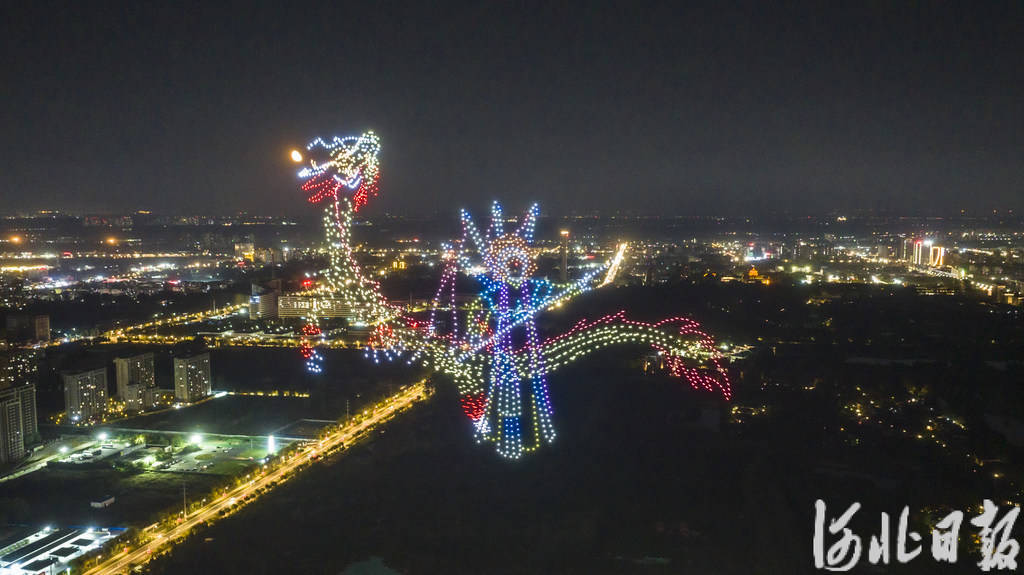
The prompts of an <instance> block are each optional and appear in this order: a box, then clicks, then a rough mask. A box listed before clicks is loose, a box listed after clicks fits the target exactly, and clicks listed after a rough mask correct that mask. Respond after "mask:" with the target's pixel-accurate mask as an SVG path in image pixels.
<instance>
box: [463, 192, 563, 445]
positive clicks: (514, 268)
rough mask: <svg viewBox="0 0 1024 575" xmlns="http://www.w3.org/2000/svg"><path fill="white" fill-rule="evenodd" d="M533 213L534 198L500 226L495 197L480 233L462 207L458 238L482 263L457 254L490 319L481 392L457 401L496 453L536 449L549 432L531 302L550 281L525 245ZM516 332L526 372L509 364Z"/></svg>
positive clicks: (547, 399) (547, 290)
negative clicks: (513, 221)
mask: <svg viewBox="0 0 1024 575" xmlns="http://www.w3.org/2000/svg"><path fill="white" fill-rule="evenodd" d="M537 213H538V207H537V205H536V204H534V205H533V206H531V207H530V209H529V210H527V212H526V214H525V215H524V216H523V218H522V219H521V221H520V224H519V227H518V228H517V229H516V230H515V231H513V232H508V233H505V231H504V224H505V222H504V216H503V215H502V210H501V205H500V204H499V203H497V202H495V203H494V205H493V206H492V208H491V225H490V227H489V229H488V231H487V234H486V235H481V234H480V233H479V232H478V231H477V229H476V226H475V225H474V224H473V220H472V219H471V218H470V216H469V213H468V212H466V211H463V212H462V226H463V242H462V244H463V245H466V244H469V243H472V245H473V246H474V247H475V249H476V252H477V254H479V255H480V257H481V259H482V264H479V265H478V264H473V263H471V262H470V260H469V258H468V257H467V256H466V255H464V254H462V255H460V260H461V261H462V264H463V269H464V271H466V272H467V273H469V274H471V275H473V276H475V277H476V278H477V279H478V280H479V281H480V283H481V284H482V286H483V291H482V293H481V294H480V297H481V299H482V301H483V303H484V306H485V308H486V311H487V312H488V313H489V314H490V315H491V316H492V317H493V318H494V320H493V322H494V324H495V327H494V331H493V334H492V335H491V336H490V337H489V338H488V339H487V343H486V344H485V346H486V347H487V348H488V353H489V355H490V373H489V381H488V386H487V393H486V395H485V399H481V398H479V397H471V398H467V399H465V400H464V401H463V406H464V407H466V408H468V412H467V413H472V414H473V415H475V416H476V417H475V418H474V426H475V428H476V432H477V433H478V434H479V436H480V437H481V438H482V439H488V440H491V441H494V442H495V444H496V445H497V449H498V453H500V454H501V455H503V456H505V457H510V458H518V457H519V456H521V455H522V454H523V451H524V449H525V450H532V449H535V448H537V447H539V446H540V445H541V444H542V443H549V442H551V441H553V440H554V438H555V430H554V427H553V426H552V424H551V415H552V410H551V398H550V397H549V395H548V383H547V375H546V374H547V370H545V368H544V359H543V357H542V356H541V351H540V342H539V340H538V337H537V326H536V323H535V321H534V318H535V317H536V313H537V311H538V308H537V307H536V306H537V303H539V302H543V301H544V300H545V299H546V298H547V297H548V296H549V295H550V293H551V284H550V283H548V282H547V281H546V280H538V279H535V278H533V273H534V271H536V268H537V266H536V262H535V260H534V256H533V254H532V253H531V252H530V245H531V244H532V243H533V231H534V228H535V226H536V222H537ZM485 327H486V326H485ZM516 339H519V340H522V341H523V342H524V344H523V347H524V349H523V351H522V353H523V354H525V357H526V362H527V365H528V374H527V376H526V377H523V376H522V374H521V373H520V371H519V368H518V366H517V365H516V358H517V356H518V354H517V352H516V349H515V346H514V344H513V342H514V341H515V340H516ZM481 401H483V405H482V406H481V405H480V403H481ZM492 419H493V425H492V423H491V420H492ZM524 432H525V434H526V435H529V436H530V437H531V438H532V445H529V446H524Z"/></svg>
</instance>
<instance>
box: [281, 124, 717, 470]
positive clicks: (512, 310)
mask: <svg viewBox="0 0 1024 575" xmlns="http://www.w3.org/2000/svg"><path fill="white" fill-rule="evenodd" d="M379 149H380V144H379V140H378V139H377V137H376V135H374V134H373V133H372V132H368V133H366V134H363V135H362V136H359V137H346V138H333V139H332V140H331V141H330V142H329V143H328V142H325V141H324V140H322V139H319V138H318V139H316V140H314V141H313V142H312V143H311V144H310V145H309V146H308V148H307V151H308V152H309V154H310V156H311V157H310V158H308V159H304V158H303V156H302V154H300V153H299V152H293V154H292V156H293V159H295V160H296V161H300V162H305V161H308V162H309V167H307V168H305V169H303V170H302V171H300V172H299V177H300V178H303V180H304V183H303V186H302V189H303V190H304V191H306V192H309V193H310V198H309V199H310V201H311V202H314V203H316V202H320V201H324V200H328V205H327V207H326V209H325V216H324V225H325V232H326V235H327V240H328V241H327V244H328V246H329V251H330V255H331V266H330V268H329V269H328V270H327V272H326V274H325V279H324V281H323V282H321V283H320V285H318V286H317V287H315V288H314V289H312V290H311V291H310V296H311V297H310V305H309V309H310V312H309V314H308V315H307V319H308V324H307V325H306V326H305V327H304V328H303V330H302V336H303V340H302V354H303V357H305V358H306V360H307V367H308V368H309V369H310V371H312V372H315V373H319V372H320V371H321V365H320V355H319V354H318V353H317V351H316V346H317V344H318V343H319V342H322V341H323V339H324V338H325V334H323V333H321V331H320V329H319V328H318V327H317V325H316V321H317V318H318V315H319V313H318V310H321V309H323V308H324V307H326V306H333V305H335V302H338V301H340V302H343V303H344V304H345V305H347V306H348V309H349V311H350V313H351V315H352V316H353V318H354V319H355V320H356V321H360V322H364V323H366V324H369V325H373V326H374V331H373V334H372V336H371V337H370V338H369V341H368V344H367V348H366V354H367V356H368V357H372V358H373V359H374V361H378V362H379V361H380V360H381V359H382V358H383V359H392V360H393V359H397V358H399V357H402V358H405V359H406V361H407V362H409V363H412V362H416V361H420V362H422V363H423V364H424V365H425V366H427V367H429V368H431V369H433V370H434V371H437V372H441V373H444V374H446V375H448V376H450V377H451V378H452V379H453V380H454V381H455V384H456V386H457V387H458V389H459V393H460V395H461V399H460V401H461V404H462V408H463V411H464V412H465V414H466V416H467V417H468V418H469V419H470V420H471V421H472V423H473V429H474V433H475V435H476V437H477V439H478V440H479V441H489V442H493V443H494V444H495V446H496V448H497V451H498V453H499V454H501V455H502V456H504V457H507V458H511V459H515V458H518V457H520V456H522V455H523V454H524V453H528V452H530V451H533V450H535V449H537V448H539V447H540V446H542V445H544V444H546V443H550V442H551V441H553V440H554V439H555V429H554V425H553V411H552V405H551V400H550V397H549V395H548V384H547V374H548V373H550V372H552V371H554V370H556V369H558V368H560V367H562V366H565V365H567V364H569V363H571V362H573V361H575V360H578V359H580V358H581V357H584V356H586V355H588V354H590V353H593V352H594V351H596V350H599V349H602V348H604V347H607V346H609V345H613V344H643V345H648V346H651V347H653V348H654V349H655V350H657V351H658V352H659V355H660V356H661V357H662V358H663V359H664V363H665V365H666V367H667V368H668V371H669V373H671V374H672V375H673V376H676V377H680V378H683V379H685V380H686V381H687V382H688V383H689V384H690V385H691V386H692V387H694V388H696V389H702V390H707V391H713V392H718V393H720V394H722V396H723V397H725V398H726V399H729V398H730V397H731V395H732V392H731V389H730V387H729V379H728V376H727V374H726V371H725V369H724V368H723V366H722V365H721V355H720V353H719V352H718V350H717V348H716V347H715V344H714V341H713V340H712V339H711V337H710V336H708V335H707V334H705V333H704V332H702V331H701V330H700V328H699V326H698V324H697V323H696V322H694V321H692V320H690V319H687V318H670V319H665V320H662V321H660V322H657V323H643V322H635V321H630V320H628V319H627V318H626V315H625V312H618V313H616V314H612V315H608V316H605V317H603V318H600V319H597V320H594V321H587V320H581V321H580V322H578V323H577V324H576V325H575V326H574V327H573V328H572V329H571V330H569V331H568V332H566V333H564V334H561V335H558V336H555V337H551V338H548V339H546V340H541V338H540V335H539V334H538V330H537V325H536V318H537V316H538V315H539V314H540V313H542V312H543V311H545V310H548V309H550V308H552V307H555V306H559V305H561V304H562V303H563V302H565V301H568V300H570V299H572V298H573V297H575V296H577V295H579V294H581V293H583V292H585V291H588V290H590V289H593V288H595V287H600V286H601V285H605V284H607V283H608V282H609V278H610V277H611V276H610V275H608V274H607V272H609V271H610V270H609V268H610V267H611V268H613V269H614V268H617V267H618V266H619V264H620V263H621V260H622V253H623V251H624V250H623V249H622V248H621V247H620V249H619V252H618V253H617V254H616V257H615V258H613V260H612V261H610V262H608V263H606V264H604V265H603V266H598V267H596V268H594V269H592V270H591V271H590V272H588V273H586V274H584V276H583V277H581V278H579V279H577V280H575V281H573V282H569V283H568V284H554V283H552V282H550V281H548V280H546V279H542V278H536V277H534V275H533V273H534V272H535V270H536V253H535V252H536V250H535V249H534V248H533V247H532V244H533V235H534V229H535V226H536V221H537V215H538V207H537V206H536V205H534V206H532V207H531V208H530V209H529V210H527V212H526V214H525V215H524V216H523V217H521V218H520V219H519V220H518V222H513V221H512V220H508V219H506V218H505V216H504V215H503V213H502V209H501V205H500V204H498V203H497V202H495V203H494V205H493V206H492V208H491V222H490V225H489V226H488V228H487V229H486V230H485V231H484V232H481V231H480V230H479V229H478V228H477V227H476V225H475V224H474V222H473V220H472V218H471V217H470V215H469V213H468V212H466V211H463V212H462V214H461V219H462V227H463V234H462V238H461V239H459V240H457V241H455V242H452V243H450V244H445V245H444V246H443V255H442V262H443V264H444V265H443V270H442V273H441V280H440V285H439V287H438V290H437V292H436V294H435V296H434V299H433V300H432V302H431V306H430V309H429V313H428V314H427V315H426V316H424V317H420V316H418V315H416V314H412V313H402V312H401V311H400V310H399V309H398V308H396V307H394V306H391V305H389V304H388V303H387V301H386V300H385V299H384V297H383V296H382V295H381V293H380V290H379V288H378V286H377V284H376V283H375V282H372V281H370V280H368V279H366V278H365V277H364V276H363V275H362V274H361V272H360V270H359V266H358V265H357V264H356V262H355V260H354V258H353V255H352V248H351V244H350V233H351V222H352V214H353V212H355V211H357V210H358V209H359V208H361V207H362V206H364V205H366V202H367V200H368V198H369V197H370V196H373V195H376V193H377V179H378V176H379V172H378V168H377V152H378V151H379ZM345 191H348V192H352V194H353V195H352V199H349V198H348V197H346V196H345V195H343V192H345ZM513 223H514V224H516V225H512V226H509V230H511V231H506V224H513ZM623 247H624V246H623ZM602 273H604V274H606V275H605V276H603V277H602ZM459 274H466V275H468V276H470V277H473V278H474V279H476V280H477V281H478V282H479V284H480V285H481V290H480V293H479V294H478V295H477V296H476V297H475V298H474V299H471V300H470V301H468V302H467V301H462V298H459V297H458V296H457V294H456V291H455V283H456V279H457V277H458V276H459Z"/></svg>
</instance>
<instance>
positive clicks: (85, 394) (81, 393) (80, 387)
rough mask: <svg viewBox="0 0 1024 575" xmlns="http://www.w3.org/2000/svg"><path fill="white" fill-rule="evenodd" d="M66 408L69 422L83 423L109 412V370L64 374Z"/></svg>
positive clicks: (102, 368) (103, 368) (101, 369)
mask: <svg viewBox="0 0 1024 575" xmlns="http://www.w3.org/2000/svg"><path fill="white" fill-rule="evenodd" d="M63 379H64V406H65V409H66V411H67V417H68V421H69V422H71V423H83V422H87V421H91V420H95V419H99V418H101V417H102V416H103V414H105V413H106V412H107V368H105V367H101V368H99V369H91V370H86V371H77V372H68V373H64V374H63Z"/></svg>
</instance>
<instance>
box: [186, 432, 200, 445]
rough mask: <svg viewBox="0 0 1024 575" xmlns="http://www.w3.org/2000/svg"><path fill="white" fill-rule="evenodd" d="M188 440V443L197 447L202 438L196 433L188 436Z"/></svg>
mask: <svg viewBox="0 0 1024 575" xmlns="http://www.w3.org/2000/svg"><path fill="white" fill-rule="evenodd" d="M188 440H189V442H190V443H194V444H196V445H199V444H200V443H202V442H203V436H202V435H199V434H198V433H193V434H192V435H191V436H190V437H189V438H188Z"/></svg>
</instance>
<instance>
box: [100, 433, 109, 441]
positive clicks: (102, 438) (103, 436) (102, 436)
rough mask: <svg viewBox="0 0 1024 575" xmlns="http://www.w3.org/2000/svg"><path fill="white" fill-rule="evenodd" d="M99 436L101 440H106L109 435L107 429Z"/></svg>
mask: <svg viewBox="0 0 1024 575" xmlns="http://www.w3.org/2000/svg"><path fill="white" fill-rule="evenodd" d="M98 437H99V438H100V441H106V440H107V437H109V435H107V432H106V431H101V432H100V434H99V436H98Z"/></svg>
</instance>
